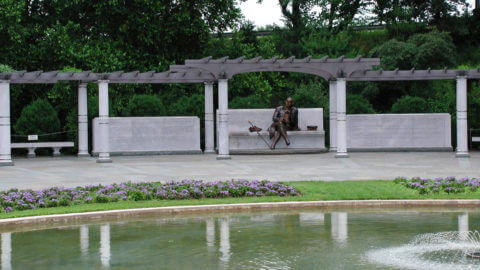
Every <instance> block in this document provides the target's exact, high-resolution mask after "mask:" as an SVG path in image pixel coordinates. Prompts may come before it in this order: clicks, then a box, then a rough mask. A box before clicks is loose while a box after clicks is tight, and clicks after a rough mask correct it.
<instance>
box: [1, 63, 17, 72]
mask: <svg viewBox="0 0 480 270" xmlns="http://www.w3.org/2000/svg"><path fill="white" fill-rule="evenodd" d="M0 72H15V70H14V69H13V68H11V67H10V66H8V65H4V64H0Z"/></svg>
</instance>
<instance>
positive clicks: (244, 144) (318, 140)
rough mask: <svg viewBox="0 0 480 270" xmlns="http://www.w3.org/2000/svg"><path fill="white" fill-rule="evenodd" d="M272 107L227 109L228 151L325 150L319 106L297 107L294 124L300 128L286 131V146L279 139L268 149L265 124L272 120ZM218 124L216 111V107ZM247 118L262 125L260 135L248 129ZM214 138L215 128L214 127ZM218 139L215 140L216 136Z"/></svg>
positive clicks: (321, 111) (265, 152)
mask: <svg viewBox="0 0 480 270" xmlns="http://www.w3.org/2000/svg"><path fill="white" fill-rule="evenodd" d="M274 111H275V109H231V110H229V111H228V113H229V116H228V131H229V148H230V153H231V154H270V153H271V154H278V153H318V152H325V151H326V148H325V131H324V130H323V109H322V108H299V109H298V127H299V128H300V131H287V135H288V137H289V139H290V145H289V146H287V145H286V144H285V141H284V140H283V139H280V141H279V142H278V144H277V146H276V149H275V150H273V151H272V150H270V149H269V147H268V146H267V144H266V143H265V141H267V142H268V143H269V144H271V143H272V141H273V139H272V140H270V138H269V136H268V131H267V129H268V127H269V126H270V125H271V124H272V116H273V112H274ZM216 121H217V126H218V111H217V119H216ZM248 121H251V122H252V123H253V124H254V125H256V126H258V127H260V128H262V131H260V136H262V137H263V138H264V139H265V141H264V140H262V138H260V137H259V135H258V134H257V132H250V131H249V130H248V128H249V127H250V124H249V123H248ZM307 126H317V130H316V131H309V130H307ZM217 138H218V131H217ZM217 141H218V140H217Z"/></svg>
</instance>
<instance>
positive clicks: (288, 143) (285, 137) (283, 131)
mask: <svg viewBox="0 0 480 270" xmlns="http://www.w3.org/2000/svg"><path fill="white" fill-rule="evenodd" d="M279 133H280V134H281V135H282V137H283V139H284V140H285V144H286V145H290V140H289V139H288V136H287V129H286V127H285V125H281V126H280V129H279Z"/></svg>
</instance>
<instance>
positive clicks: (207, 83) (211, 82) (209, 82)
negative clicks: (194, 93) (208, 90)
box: [203, 81, 214, 85]
mask: <svg viewBox="0 0 480 270" xmlns="http://www.w3.org/2000/svg"><path fill="white" fill-rule="evenodd" d="M203 84H205V85H213V84H214V82H213V81H207V82H203Z"/></svg>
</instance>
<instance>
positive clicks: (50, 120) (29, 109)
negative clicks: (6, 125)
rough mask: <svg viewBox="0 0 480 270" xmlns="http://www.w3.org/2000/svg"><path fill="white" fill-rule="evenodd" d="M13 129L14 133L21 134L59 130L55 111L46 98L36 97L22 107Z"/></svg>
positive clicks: (58, 121)
mask: <svg viewBox="0 0 480 270" xmlns="http://www.w3.org/2000/svg"><path fill="white" fill-rule="evenodd" d="M13 129H14V130H15V133H16V134H18V135H23V136H26V135H30V134H38V135H41V134H48V133H54V132H58V131H59V130H60V120H59V119H58V116H57V112H56V111H55V109H54V108H53V106H52V105H51V104H50V103H49V102H48V101H47V100H45V99H37V100H35V101H34V102H33V103H32V104H30V105H27V106H25V108H23V110H22V114H21V115H20V117H19V118H18V120H17V122H16V123H15V126H14V127H13ZM39 138H42V136H39ZM42 139H43V138H42Z"/></svg>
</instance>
